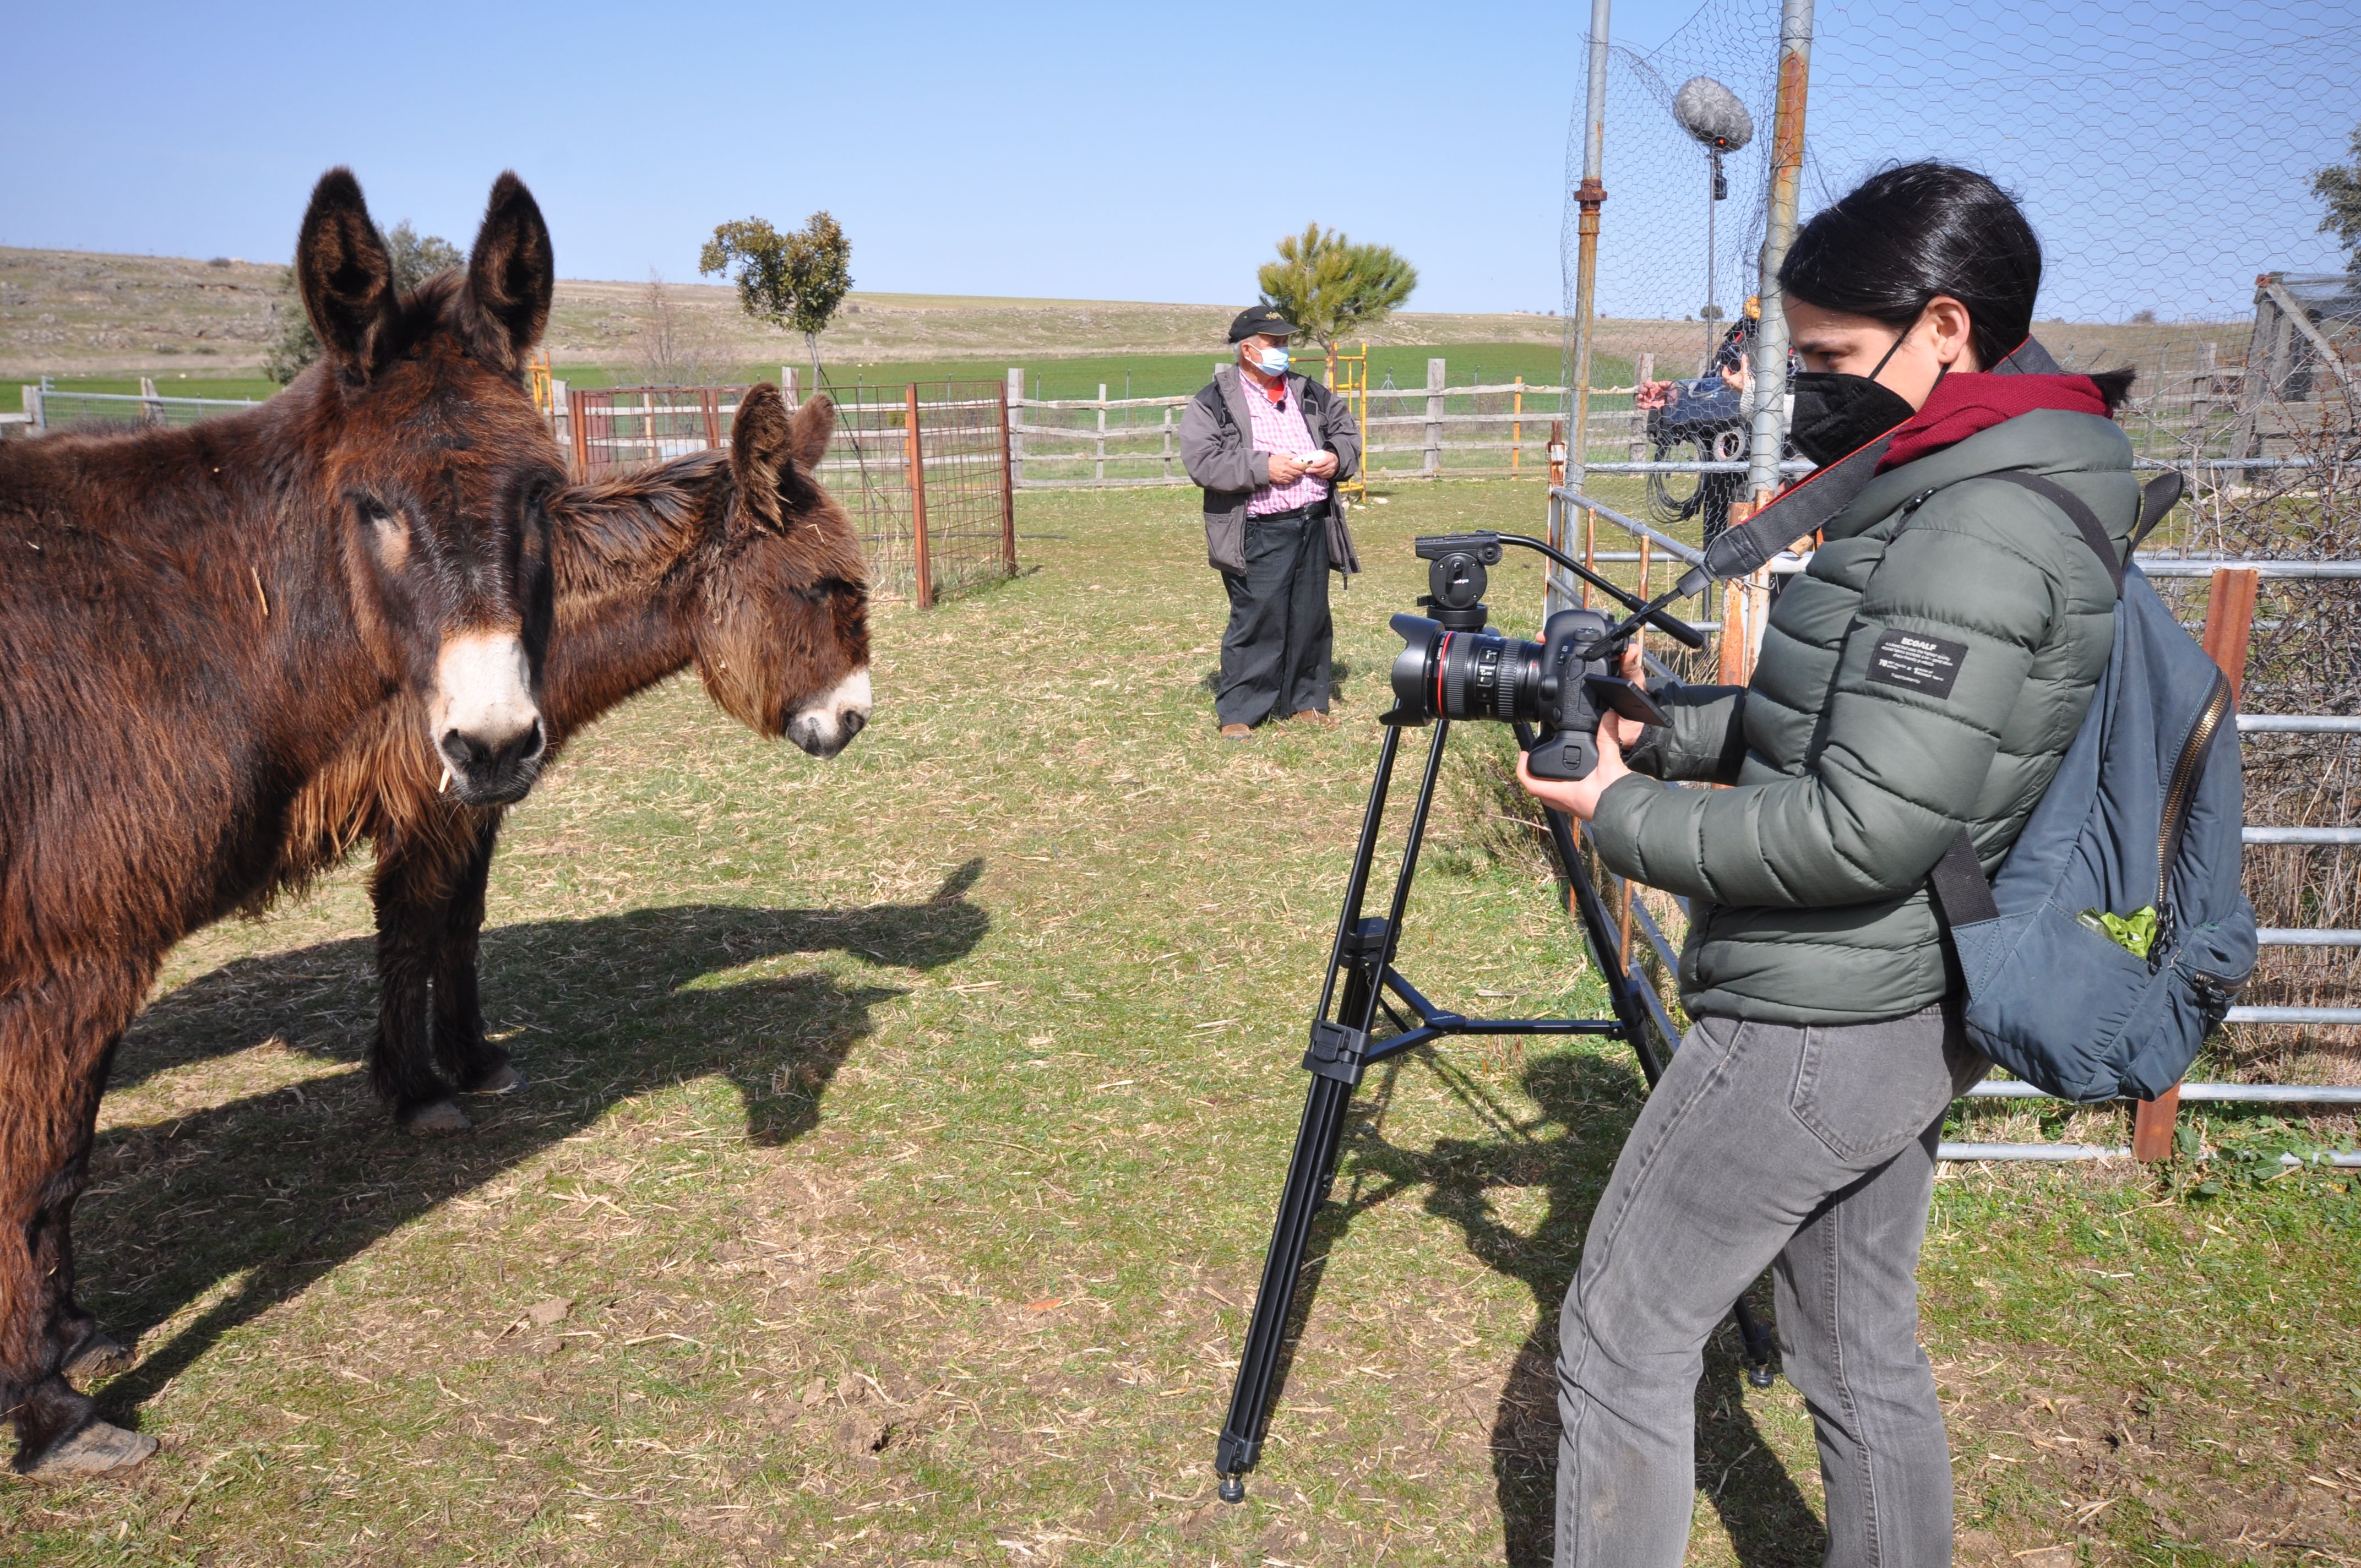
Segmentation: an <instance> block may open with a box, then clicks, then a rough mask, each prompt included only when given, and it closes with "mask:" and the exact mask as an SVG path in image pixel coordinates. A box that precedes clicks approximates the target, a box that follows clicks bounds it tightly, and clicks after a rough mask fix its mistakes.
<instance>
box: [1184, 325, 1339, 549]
mask: <svg viewBox="0 0 2361 1568" xmlns="http://www.w3.org/2000/svg"><path fill="white" fill-rule="evenodd" d="M1287 390H1288V395H1289V396H1290V397H1294V398H1298V399H1301V406H1302V409H1303V422H1304V425H1305V427H1306V428H1307V429H1309V430H1310V431H1311V432H1312V444H1313V445H1315V446H1318V447H1320V448H1322V449H1323V450H1325V451H1329V452H1333V453H1334V454H1335V455H1336V472H1335V475H1334V477H1332V478H1331V479H1330V480H1329V481H1328V565H1331V566H1333V567H1334V568H1335V569H1336V570H1337V571H1339V572H1342V573H1345V574H1346V575H1347V576H1349V575H1350V574H1352V573H1355V572H1357V571H1359V570H1360V569H1361V558H1360V556H1359V555H1358V554H1355V552H1354V549H1353V535H1352V533H1351V532H1350V531H1349V530H1347V529H1346V528H1345V508H1344V504H1343V503H1342V502H1341V501H1339V500H1338V499H1337V498H1336V486H1337V485H1338V484H1339V483H1340V482H1342V481H1344V480H1345V479H1349V478H1351V477H1353V476H1354V475H1355V474H1357V473H1359V472H1360V471H1361V430H1360V426H1359V425H1358V424H1357V423H1356V422H1355V421H1354V418H1353V410H1352V406H1351V405H1350V404H1349V403H1347V402H1346V401H1345V400H1344V399H1343V398H1340V397H1338V396H1336V395H1335V394H1334V393H1333V392H1331V391H1330V390H1329V389H1327V388H1325V387H1323V386H1322V385H1321V384H1320V383H1319V382H1317V381H1314V380H1311V379H1309V378H1306V377H1303V376H1300V375H1298V374H1297V373H1296V372H1294V371H1292V370H1290V371H1289V372H1288V373H1287ZM1180 462H1181V466H1184V467H1186V468H1187V469H1188V470H1189V477H1191V479H1194V480H1195V481H1196V482H1197V483H1198V484H1199V485H1200V486H1202V488H1204V491H1205V560H1206V563H1207V564H1208V565H1211V566H1212V567H1213V569H1214V570H1215V571H1218V572H1227V573H1229V574H1231V575H1232V576H1242V575H1244V573H1245V572H1246V503H1247V502H1248V501H1249V500H1251V499H1254V492H1255V490H1256V489H1257V488H1258V487H1261V486H1264V485H1268V484H1269V483H1270V462H1269V459H1268V455H1266V454H1263V453H1260V452H1257V451H1256V450H1255V449H1254V421H1253V417H1252V415H1251V414H1249V413H1248V411H1247V410H1246V389H1245V388H1243V387H1242V386H1240V385H1239V382H1238V367H1236V366H1235V365H1224V366H1223V367H1221V368H1220V369H1218V370H1216V371H1214V372H1213V379H1212V380H1211V381H1209V382H1207V383H1206V384H1205V388H1204V389H1203V390H1202V391H1201V392H1199V393H1198V394H1197V395H1196V397H1195V398H1193V399H1191V400H1190V403H1189V406H1188V407H1187V408H1185V409H1183V410H1181V411H1180Z"/></svg>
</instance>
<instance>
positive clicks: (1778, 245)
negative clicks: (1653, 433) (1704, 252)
mask: <svg viewBox="0 0 2361 1568" xmlns="http://www.w3.org/2000/svg"><path fill="white" fill-rule="evenodd" d="M1811 74H1812V0H1784V3H1783V4H1782V5H1781V6H1780V8H1779V101H1778V107H1777V110H1776V113H1775V115H1774V117H1773V122H1772V133H1771V208H1770V213H1769V215H1768V218H1767V221H1766V222H1765V223H1764V225H1763V250H1762V255H1761V258H1760V262H1759V265H1758V268H1757V271H1758V274H1759V276H1758V277H1757V279H1756V283H1755V292H1756V293H1757V294H1759V295H1760V296H1761V297H1762V300H1763V324H1762V326H1761V327H1760V328H1759V329H1758V330H1757V332H1756V334H1755V338H1754V433H1753V440H1752V444H1751V449H1750V451H1749V453H1748V462H1747V479H1748V486H1747V488H1749V489H1750V490H1752V492H1753V496H1754V499H1755V501H1756V503H1757V504H1760V503H1761V502H1763V501H1765V500H1768V499H1770V497H1771V493H1772V492H1773V490H1776V489H1777V488H1779V454H1780V449H1781V448H1782V447H1783V446H1784V445H1785V444H1786V436H1787V313H1786V309H1785V307H1784V304H1783V303H1782V302H1781V301H1780V298H1779V268H1780V266H1781V265H1782V264H1783V263H1784V262H1785V261H1786V259H1787V247H1788V246H1789V245H1791V244H1793V243H1794V242H1795V203H1796V201H1797V199H1798V197H1799V196H1800V194H1801V192H1802V189H1803V183H1804V98H1805V93H1806V88H1807V87H1808V86H1809V85H1810V83H1811ZM1732 521H1735V520H1734V519H1733V520H1732Z"/></svg>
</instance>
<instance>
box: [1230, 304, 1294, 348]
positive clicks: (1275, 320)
mask: <svg viewBox="0 0 2361 1568" xmlns="http://www.w3.org/2000/svg"><path fill="white" fill-rule="evenodd" d="M1257 333H1263V334H1268V335H1269V336H1271V337H1292V336H1294V335H1295V323H1293V322H1291V321H1289V320H1288V319H1287V318H1286V317H1285V316H1283V315H1280V314H1279V313H1278V312H1277V311H1275V310H1272V309H1271V308H1270V307H1269V306H1268V305H1248V306H1247V307H1246V309H1245V310H1242V311H1240V312H1239V313H1238V319H1237V320H1235V321H1234V322H1232V323H1230V341H1231V342H1232V343H1244V342H1245V341H1246V339H1248V338H1250V337H1252V336H1253V335H1254V334H1257Z"/></svg>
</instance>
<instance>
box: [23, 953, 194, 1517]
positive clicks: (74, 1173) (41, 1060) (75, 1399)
mask: <svg viewBox="0 0 2361 1568" xmlns="http://www.w3.org/2000/svg"><path fill="white" fill-rule="evenodd" d="M145 989H146V987H145V984H144V977H142V976H140V975H138V974H136V973H131V974H123V975H84V976H76V977H67V976H51V977H49V979H48V980H47V981H46V982H45V983H38V984H34V985H29V986H26V987H23V988H21V989H19V990H17V991H16V994H15V995H14V996H11V997H9V998H8V999H7V1000H5V1002H0V1070H5V1087H6V1092H5V1093H0V1410H5V1411H6V1412H7V1414H8V1416H9V1417H10V1419H11V1420H13V1422H14V1423H15V1426H16V1462H15V1464H16V1471H17V1473H18V1474H20V1475H27V1476H30V1477H31V1478H33V1479H35V1480H38V1481H80V1480H87V1479H89V1478H90V1477H92V1476H95V1475H107V1474H109V1473H111V1472H114V1471H118V1470H124V1469H127V1468H129V1467H130V1466H132V1465H134V1464H138V1463H139V1462H140V1461H141V1460H143V1459H145V1458H147V1457H148V1455H149V1454H150V1453H154V1452H155V1451H156V1440H155V1439H154V1438H152V1437H143V1436H141V1435H140V1434H139V1433H137V1432H135V1431H125V1430H124V1429H123V1428H121V1427H118V1426H115V1425H113V1424H112V1423H110V1422H107V1421H103V1420H99V1419H98V1415H97V1409H96V1407H95V1406H93V1404H92V1403H91V1401H90V1400H89V1398H86V1397H84V1396H83V1395H81V1394H78V1393H76V1392H74V1390H73V1389H72V1388H71V1387H69V1386H68V1384H67V1382H66V1379H65V1377H64V1376H63V1367H64V1364H65V1360H66V1356H67V1354H68V1353H69V1352H70V1351H71V1350H72V1349H73V1348H74V1343H73V1341H74V1340H76V1339H78V1338H80V1337H81V1335H82V1332H83V1330H84V1328H85V1325H87V1324H88V1319H87V1316H86V1314H83V1313H82V1312H81V1311H80V1310H77V1309H76V1308H75V1307H74V1305H73V1283H74V1281H73V1240H72V1234H71V1223H72V1219H73V1205H74V1201H75V1200H76V1199H77V1198H79V1197H81V1196H82V1188H83V1187H84V1186H85V1185H87V1183H88V1181H89V1179H90V1146H91V1140H92V1136H93V1133H94V1131H95V1129H96V1126H97V1123H98V1098H99V1094H100V1091H102V1090H103V1089H104V1087H105V1083H106V1068H107V1063H108V1061H109V1059H110V1058H112V1057H113V1056H114V1053H115V1040H116V1039H117V1038H118V1037H119V1036H121V1033H122V1030H123V1027H124V1025H126V1023H128V1022H129V1020H130V1017H131V1014H132V1012H133V1011H134V1010H135V1009H136V1008H137V1005H138V1002H139V997H140V995H141V994H142V993H143V992H144V991H145Z"/></svg>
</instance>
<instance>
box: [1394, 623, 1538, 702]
mask: <svg viewBox="0 0 2361 1568" xmlns="http://www.w3.org/2000/svg"><path fill="white" fill-rule="evenodd" d="M1393 628H1394V630H1395V631H1396V632H1397V633H1399V634H1400V637H1401V640H1402V651H1401V652H1400V654H1399V655H1398V656H1396V658H1395V660H1394V669H1393V687H1394V700H1395V704H1396V706H1397V707H1398V709H1399V711H1400V713H1401V714H1402V715H1403V716H1404V717H1405V718H1411V719H1413V720H1421V721H1422V720H1425V719H1429V718H1436V717H1438V716H1440V717H1442V718H1495V719H1499V720H1501V721H1502V722H1504V723H1505V722H1508V721H1510V720H1512V719H1519V718H1521V719H1524V720H1526V721H1528V722H1532V721H1534V720H1537V719H1539V718H1541V716H1542V697H1543V694H1542V647H1541V644H1540V643H1538V642H1523V641H1518V640H1517V639H1515V638H1513V637H1498V636H1495V635H1493V634H1492V633H1491V632H1488V631H1452V630H1445V629H1444V627H1443V626H1441V625H1440V624H1438V623H1436V622H1434V621H1432V620H1427V619H1426V618H1425V617H1423V616H1417V615H1397V616H1395V617H1394V618H1393Z"/></svg>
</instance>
